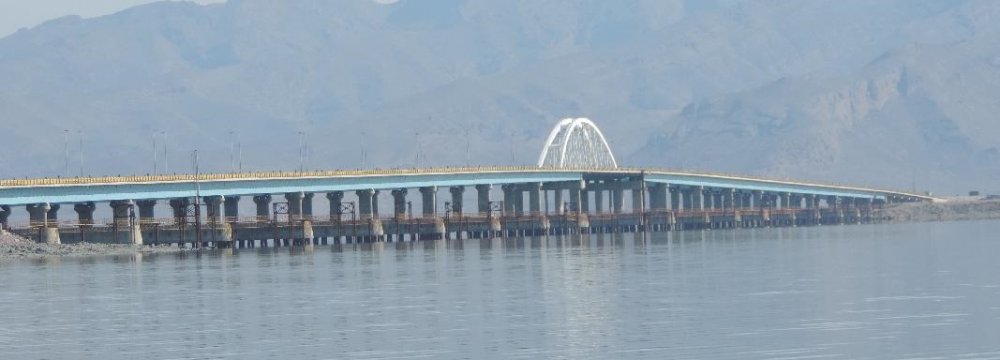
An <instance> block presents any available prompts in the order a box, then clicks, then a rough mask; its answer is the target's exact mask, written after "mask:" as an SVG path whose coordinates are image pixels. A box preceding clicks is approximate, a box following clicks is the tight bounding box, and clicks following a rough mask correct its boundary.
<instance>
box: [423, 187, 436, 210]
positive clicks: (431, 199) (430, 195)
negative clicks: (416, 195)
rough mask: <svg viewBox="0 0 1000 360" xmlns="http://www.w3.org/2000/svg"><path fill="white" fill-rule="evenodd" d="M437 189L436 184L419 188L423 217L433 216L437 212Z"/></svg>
mask: <svg viewBox="0 0 1000 360" xmlns="http://www.w3.org/2000/svg"><path fill="white" fill-rule="evenodd" d="M437 191H438V188H437V186H426V187H422V188H420V195H421V197H422V198H423V205H422V206H423V209H424V211H423V214H424V217H434V216H435V214H437Z"/></svg>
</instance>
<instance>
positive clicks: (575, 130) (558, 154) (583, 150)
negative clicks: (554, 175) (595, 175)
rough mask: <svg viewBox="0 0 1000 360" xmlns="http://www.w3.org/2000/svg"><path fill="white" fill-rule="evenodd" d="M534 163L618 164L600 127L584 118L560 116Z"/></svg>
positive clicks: (573, 165) (568, 165) (604, 166)
mask: <svg viewBox="0 0 1000 360" xmlns="http://www.w3.org/2000/svg"><path fill="white" fill-rule="evenodd" d="M538 167H545V168H572V169H614V168H617V167H618V162H617V161H615V156H614V154H612V153H611V147H610V146H608V141H607V140H605V139H604V134H603V133H601V129H598V128H597V125H595V124H594V122H593V121H590V119H587V118H576V119H572V118H567V119H562V120H561V121H559V123H557V124H556V126H555V127H553V128H552V131H551V132H549V136H548V138H546V140H545V146H544V147H543V148H542V154H541V155H540V156H539V157H538Z"/></svg>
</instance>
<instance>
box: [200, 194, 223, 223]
mask: <svg viewBox="0 0 1000 360" xmlns="http://www.w3.org/2000/svg"><path fill="white" fill-rule="evenodd" d="M202 200H203V201H205V218H206V220H208V221H207V223H209V224H213V225H216V224H219V223H221V222H222V200H223V199H222V196H205V197H203V198H202Z"/></svg>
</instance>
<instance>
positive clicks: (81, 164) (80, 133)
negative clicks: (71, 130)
mask: <svg viewBox="0 0 1000 360" xmlns="http://www.w3.org/2000/svg"><path fill="white" fill-rule="evenodd" d="M76 136H77V137H78V138H79V140H80V151H79V152H80V177H83V130H77V131H76Z"/></svg>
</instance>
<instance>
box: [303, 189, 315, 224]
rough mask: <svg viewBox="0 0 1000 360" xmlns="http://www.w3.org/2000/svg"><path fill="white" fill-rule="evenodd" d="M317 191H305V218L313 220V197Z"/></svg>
mask: <svg viewBox="0 0 1000 360" xmlns="http://www.w3.org/2000/svg"><path fill="white" fill-rule="evenodd" d="M315 196H316V194H315V193H304V194H302V217H303V218H304V219H309V220H312V216H313V197H315Z"/></svg>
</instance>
